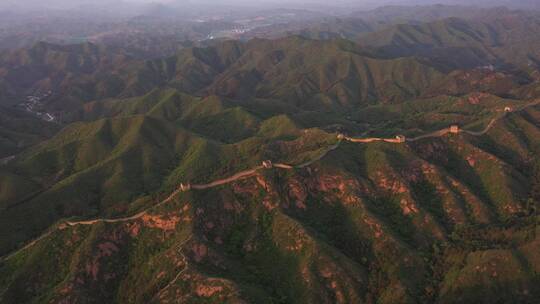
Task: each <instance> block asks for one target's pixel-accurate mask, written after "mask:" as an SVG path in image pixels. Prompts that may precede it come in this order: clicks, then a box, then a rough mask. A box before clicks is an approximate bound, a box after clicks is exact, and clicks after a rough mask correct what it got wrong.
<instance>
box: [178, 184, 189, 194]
mask: <svg viewBox="0 0 540 304" xmlns="http://www.w3.org/2000/svg"><path fill="white" fill-rule="evenodd" d="M180 190H181V191H182V192H186V191H189V190H191V184H190V183H180Z"/></svg>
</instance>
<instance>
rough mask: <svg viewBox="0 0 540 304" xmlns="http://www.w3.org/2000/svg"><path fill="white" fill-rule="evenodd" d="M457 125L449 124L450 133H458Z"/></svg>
mask: <svg viewBox="0 0 540 304" xmlns="http://www.w3.org/2000/svg"><path fill="white" fill-rule="evenodd" d="M459 131H460V130H459V126H458V125H452V126H450V133H452V134H458V133H459Z"/></svg>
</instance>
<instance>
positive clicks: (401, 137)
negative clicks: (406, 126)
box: [396, 135, 407, 143]
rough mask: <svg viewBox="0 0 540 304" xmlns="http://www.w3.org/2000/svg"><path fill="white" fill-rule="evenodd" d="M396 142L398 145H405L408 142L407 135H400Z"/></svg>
mask: <svg viewBox="0 0 540 304" xmlns="http://www.w3.org/2000/svg"><path fill="white" fill-rule="evenodd" d="M396 140H397V142H398V143H404V142H406V141H407V138H406V137H405V135H398V136H396Z"/></svg>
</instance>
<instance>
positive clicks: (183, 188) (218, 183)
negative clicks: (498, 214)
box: [0, 100, 540, 272]
mask: <svg viewBox="0 0 540 304" xmlns="http://www.w3.org/2000/svg"><path fill="white" fill-rule="evenodd" d="M538 104H540V100H537V101H535V102H532V103H530V104H528V105H525V106H523V107H520V108H519V109H516V110H514V111H512V110H511V109H510V108H506V109H505V112H504V113H503V114H501V115H498V117H495V118H493V119H492V120H491V121H490V123H489V124H488V125H487V126H486V128H485V129H484V130H481V131H468V130H462V129H459V128H457V129H454V127H455V126H452V127H449V128H445V129H442V130H439V131H435V132H432V133H428V134H425V135H421V136H417V137H414V138H404V137H403V136H399V135H398V136H396V137H395V138H351V137H346V136H344V135H343V134H339V135H338V136H337V138H338V142H337V143H336V144H334V145H332V146H330V147H329V148H328V149H326V150H325V151H324V152H323V153H321V154H320V155H319V156H318V157H316V158H314V159H312V160H310V161H308V162H305V163H303V164H300V165H296V166H294V165H288V164H282V163H276V164H273V163H272V162H271V161H264V162H263V163H262V165H260V166H257V167H255V168H253V169H250V170H245V171H241V172H239V173H236V174H234V175H232V176H230V177H228V178H224V179H219V180H216V181H213V182H211V183H208V184H201V185H196V184H195V185H191V184H184V183H181V184H180V185H179V186H178V188H177V189H176V190H175V191H173V192H172V193H171V194H170V195H169V196H168V197H167V198H166V199H164V200H163V201H161V202H159V203H158V204H156V205H153V206H150V207H148V208H147V209H145V210H144V211H141V212H139V213H137V214H135V215H132V216H129V217H122V218H115V219H107V218H101V219H94V220H85V221H66V222H64V223H62V224H60V225H58V226H57V227H56V229H60V230H62V229H65V228H67V227H68V226H77V225H94V224H97V223H118V222H126V221H131V220H135V219H139V218H141V217H143V216H144V215H146V214H148V212H149V211H150V210H151V209H153V208H156V207H158V206H161V205H163V204H166V203H168V202H170V201H171V200H172V199H173V198H174V197H176V196H177V195H179V194H180V193H181V192H187V191H190V190H191V189H195V190H205V189H209V188H213V187H217V186H221V185H225V184H228V183H232V182H235V181H237V180H240V179H244V178H248V177H251V176H254V175H256V174H257V172H258V171H259V170H261V169H272V168H278V169H284V170H292V169H295V168H299V169H300V168H304V167H307V166H310V165H311V164H313V163H315V162H317V161H319V160H321V159H323V158H324V157H325V156H326V155H327V154H328V153H330V152H331V151H334V150H336V149H337V148H339V146H340V144H341V143H342V142H343V141H344V140H346V141H349V142H353V143H372V142H380V141H383V142H389V143H405V142H415V141H418V140H422V139H425V138H434V137H442V136H445V135H446V134H448V133H466V134H469V135H472V136H482V135H484V134H486V133H487V132H489V130H491V129H492V128H493V126H494V125H495V123H496V122H497V121H499V120H501V119H502V118H504V117H506V114H508V113H509V112H517V111H522V110H524V109H527V108H529V107H532V106H536V105H538ZM56 229H51V230H49V231H48V232H46V233H44V234H43V235H41V236H40V237H38V238H36V239H34V240H33V241H31V242H30V243H28V244H27V245H25V246H24V247H22V248H20V249H18V250H16V251H15V252H13V253H11V254H9V255H7V256H5V257H4V258H2V259H0V260H8V259H10V258H11V257H13V256H14V255H15V254H16V253H17V252H19V251H22V250H26V249H28V248H30V247H32V246H34V245H35V244H36V243H38V242H39V241H40V240H42V239H44V238H46V237H48V236H49V235H51V234H52V233H53V232H54V231H55V230H56ZM184 270H185V269H184ZM182 272H183V271H182Z"/></svg>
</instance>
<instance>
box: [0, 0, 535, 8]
mask: <svg viewBox="0 0 540 304" xmlns="http://www.w3.org/2000/svg"><path fill="white" fill-rule="evenodd" d="M539 2H540V1H537V0H520V1H510V0H479V1H474V2H471V1H466V0H415V1H410V0H382V1H376V0H364V1H351V0H335V1H332V2H331V3H329V2H328V1H323V0H3V1H1V3H0V8H2V9H11V10H14V9H25V10H32V9H74V8H80V7H107V6H109V7H110V6H115V7H128V6H147V5H149V4H164V5H171V6H184V7H186V6H188V7H189V6H201V5H211V6H246V7H257V6H259V7H261V8H263V7H303V8H305V9H309V8H310V7H312V6H313V7H321V6H323V7H324V6H335V7H356V8H374V7H377V6H383V5H406V6H412V5H430V4H450V5H477V6H501V5H504V6H508V7H514V8H518V7H519V8H523V7H535V8H537V7H538V6H539Z"/></svg>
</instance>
